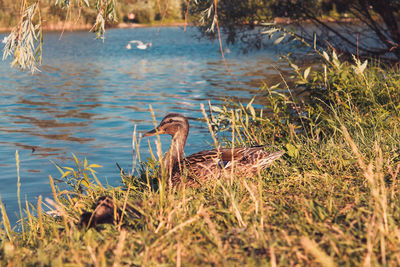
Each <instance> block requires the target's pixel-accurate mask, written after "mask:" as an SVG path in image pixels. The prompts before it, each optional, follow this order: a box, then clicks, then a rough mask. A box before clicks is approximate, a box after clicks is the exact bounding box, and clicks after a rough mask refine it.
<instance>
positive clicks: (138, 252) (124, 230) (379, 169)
mask: <svg viewBox="0 0 400 267" xmlns="http://www.w3.org/2000/svg"><path fill="white" fill-rule="evenodd" d="M291 64H292V67H293V68H294V73H295V77H294V78H295V80H296V82H297V83H296V87H297V89H296V91H299V90H304V92H305V94H304V95H303V97H302V99H306V100H305V101H299V100H298V99H296V97H295V96H294V94H293V93H292V91H291V89H290V88H289V87H288V86H287V85H286V82H285V80H283V79H282V82H281V84H277V85H272V86H268V85H265V86H264V87H263V88H262V89H261V93H262V100H263V101H264V103H265V107H264V108H263V109H262V110H257V109H255V108H254V107H253V105H252V102H250V103H249V104H247V105H242V104H237V103H236V104H235V103H231V104H230V105H226V106H223V107H212V109H211V110H212V113H211V114H210V115H209V118H208V119H209V126H210V129H212V130H213V131H223V130H229V131H231V133H232V135H231V136H232V138H231V139H229V140H226V144H224V145H226V146H239V145H240V146H244V145H269V146H270V147H269V148H268V149H270V150H271V151H273V150H282V149H283V150H285V151H286V152H287V153H286V154H285V155H284V157H283V158H281V159H280V160H278V161H277V162H276V163H274V164H273V165H272V166H271V167H270V168H269V169H268V170H267V171H265V172H263V173H259V174H258V175H256V176H255V177H230V179H226V180H225V179H224V180H217V181H210V182H209V183H206V184H204V185H202V186H201V188H196V189H193V188H186V187H185V186H184V185H181V186H179V187H177V188H171V189H170V188H168V186H167V185H166V183H165V181H162V179H161V181H160V180H159V178H157V175H156V174H157V173H158V171H157V162H158V161H157V156H153V158H152V159H148V160H147V161H145V162H143V163H141V165H140V166H139V168H138V170H139V174H138V175H136V176H132V175H130V174H127V172H126V171H124V170H121V173H120V174H116V176H117V175H120V176H121V181H122V183H121V186H120V187H113V188H105V187H104V186H103V185H101V184H100V182H99V181H98V180H97V178H96V176H95V170H94V169H95V167H97V166H96V165H90V164H89V163H87V161H86V160H84V161H83V162H80V161H79V160H78V159H76V158H75V165H76V166H75V167H74V168H65V167H64V168H63V167H59V168H60V171H61V173H62V174H61V180H64V181H66V182H68V183H69V185H70V188H71V189H70V190H69V191H68V190H60V189H58V188H57V187H56V185H55V183H54V181H53V178H52V177H51V176H50V177H49V179H50V182H51V183H50V184H51V186H52V189H53V199H52V200H46V201H43V200H42V198H41V197H39V200H38V203H34V204H33V203H32V204H30V203H25V208H23V209H24V210H23V214H24V215H23V218H21V220H20V222H19V225H20V226H22V227H19V228H18V229H21V230H18V231H16V230H15V229H13V228H12V227H11V226H10V223H9V221H8V219H7V213H6V211H5V209H4V206H3V205H2V206H1V211H2V218H3V220H2V228H1V230H0V236H1V243H0V261H1V262H2V265H9V266H19V265H32V266H33V265H35V266H36V265H46V266H47V265H55V266H62V265H68V266H75V265H77V266H111V265H112V266H120V265H125V266H136V265H138V266H139V265H140V266H160V265H167V266H172V265H176V266H192V265H199V266H210V265H211V266H242V265H248V266H278V265H280V266H294V265H301V266H320V265H321V266H339V265H341V266H360V265H363V266H379V265H382V266H399V265H400V252H399V251H400V250H399V247H400V228H399V226H400V201H399V189H400V185H399V181H398V178H399V172H400V128H399V121H400V113H399V110H400V97H399V96H400V74H399V70H398V68H396V67H388V66H386V67H385V68H382V67H381V64H378V62H373V63H369V64H368V62H361V61H359V60H358V59H356V58H355V60H354V63H353V64H351V63H344V62H341V61H340V60H339V59H338V58H337V56H336V54H335V53H334V52H333V53H331V54H330V55H328V54H327V53H324V54H323V59H322V61H321V66H320V68H318V69H316V70H312V69H311V68H306V69H305V70H303V69H301V68H299V67H297V66H296V65H294V64H293V63H291ZM154 154H157V153H154ZM104 195H107V196H109V197H110V198H111V199H113V201H114V203H116V204H117V206H118V207H120V208H121V210H122V211H123V215H122V216H123V219H122V220H121V221H120V222H117V223H115V224H113V225H99V226H97V228H90V229H86V228H80V227H79V226H78V222H79V218H80V215H81V214H82V213H83V212H84V211H90V210H92V209H93V208H92V205H93V203H95V201H96V199H97V198H98V197H99V196H104ZM128 206H129V207H134V209H135V210H136V211H137V212H138V214H140V215H139V216H133V215H132V214H130V213H129V212H126V211H127V209H126V207H128ZM21 214H22V213H21Z"/></svg>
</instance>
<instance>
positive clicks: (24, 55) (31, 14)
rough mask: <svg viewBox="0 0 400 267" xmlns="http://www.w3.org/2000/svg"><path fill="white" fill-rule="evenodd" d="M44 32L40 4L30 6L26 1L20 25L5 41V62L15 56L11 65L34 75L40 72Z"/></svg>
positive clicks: (23, 3) (23, 4)
mask: <svg viewBox="0 0 400 267" xmlns="http://www.w3.org/2000/svg"><path fill="white" fill-rule="evenodd" d="M42 45H43V31H42V22H41V16H40V2H39V1H37V2H35V3H33V4H30V5H29V4H28V3H27V2H26V1H25V0H23V2H22V6H21V19H20V21H19V23H18V25H17V26H16V27H15V28H14V29H13V30H12V31H11V33H10V34H9V35H8V37H7V38H6V39H5V46H4V49H3V60H5V59H6V58H7V57H9V56H14V60H13V61H12V62H11V65H12V66H14V67H19V68H21V69H23V70H27V69H29V70H30V71H31V72H32V73H34V72H35V71H37V70H38V68H37V66H38V64H40V63H41V62H42Z"/></svg>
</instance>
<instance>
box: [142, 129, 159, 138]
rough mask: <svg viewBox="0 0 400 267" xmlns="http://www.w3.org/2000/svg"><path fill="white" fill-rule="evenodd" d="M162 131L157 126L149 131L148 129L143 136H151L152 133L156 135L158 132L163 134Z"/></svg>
mask: <svg viewBox="0 0 400 267" xmlns="http://www.w3.org/2000/svg"><path fill="white" fill-rule="evenodd" d="M163 133H164V131H162V130H160V129H158V128H155V129H153V130H151V131H148V132H147V133H144V134H143V137H148V136H153V135H158V134H163Z"/></svg>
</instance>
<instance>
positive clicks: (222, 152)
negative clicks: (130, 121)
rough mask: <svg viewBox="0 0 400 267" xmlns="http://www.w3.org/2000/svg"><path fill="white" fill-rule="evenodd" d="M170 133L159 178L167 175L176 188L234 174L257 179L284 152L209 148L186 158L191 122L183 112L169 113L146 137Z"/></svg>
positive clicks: (243, 148) (192, 185)
mask: <svg viewBox="0 0 400 267" xmlns="http://www.w3.org/2000/svg"><path fill="white" fill-rule="evenodd" d="M160 134H168V135H170V136H171V137H172V140H171V146H170V148H169V150H168V151H167V152H166V153H165V155H164V156H163V158H162V161H161V168H160V173H159V175H165V174H166V175H167V177H168V181H169V182H171V183H172V186H177V185H179V184H181V183H182V182H183V181H185V185H187V186H191V187H198V186H201V185H202V184H203V183H204V182H207V181H209V180H212V179H218V178H220V177H224V176H229V175H231V174H232V172H233V173H234V174H237V175H244V176H254V175H256V174H257V172H259V171H262V170H264V169H266V168H267V167H269V166H270V165H271V164H272V163H273V162H274V161H275V160H277V159H278V158H280V157H281V156H282V155H283V154H284V152H283V151H275V152H267V151H265V150H264V148H265V146H254V147H236V148H219V149H209V150H203V151H200V152H197V153H194V154H192V155H190V156H187V157H184V148H185V145H186V140H187V137H188V135H189V122H188V119H187V118H186V117H185V116H183V115H182V114H179V113H170V114H167V115H166V116H165V117H164V118H163V119H162V121H161V122H160V124H159V125H158V126H157V127H156V128H154V129H153V130H150V131H148V132H145V133H144V134H143V137H150V136H155V135H160Z"/></svg>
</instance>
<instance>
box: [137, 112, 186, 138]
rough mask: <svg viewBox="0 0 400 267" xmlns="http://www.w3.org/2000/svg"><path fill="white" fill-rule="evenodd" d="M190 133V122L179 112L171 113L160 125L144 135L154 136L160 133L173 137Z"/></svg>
mask: <svg viewBox="0 0 400 267" xmlns="http://www.w3.org/2000/svg"><path fill="white" fill-rule="evenodd" d="M188 133H189V122H188V120H187V118H186V117H185V116H183V115H181V114H178V113H170V114H168V115H167V116H165V117H164V119H163V120H162V121H161V123H160V125H158V126H157V127H156V128H155V129H153V130H151V131H149V132H147V133H145V134H144V135H143V136H144V137H146V136H153V135H158V134H169V135H171V136H172V137H174V136H176V135H177V134H182V136H184V137H185V138H186V137H187V135H188Z"/></svg>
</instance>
